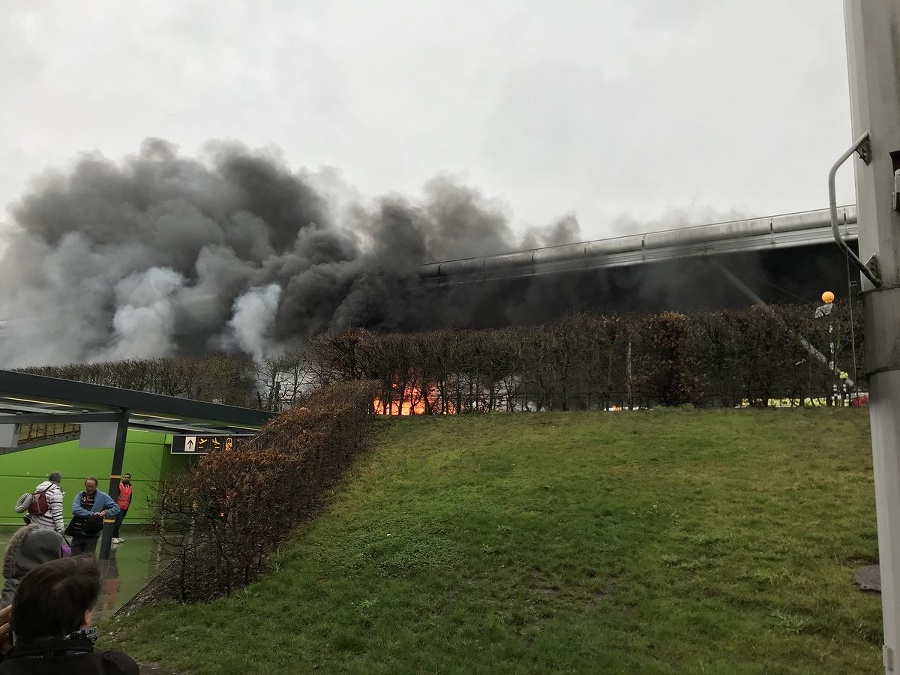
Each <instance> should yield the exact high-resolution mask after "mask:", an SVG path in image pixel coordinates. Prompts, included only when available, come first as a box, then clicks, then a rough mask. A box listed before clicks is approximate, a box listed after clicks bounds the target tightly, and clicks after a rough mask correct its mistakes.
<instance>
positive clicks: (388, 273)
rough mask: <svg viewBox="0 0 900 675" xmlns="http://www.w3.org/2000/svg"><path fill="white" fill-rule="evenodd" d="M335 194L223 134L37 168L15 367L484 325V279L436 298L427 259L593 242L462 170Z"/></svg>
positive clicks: (15, 237)
mask: <svg viewBox="0 0 900 675" xmlns="http://www.w3.org/2000/svg"><path fill="white" fill-rule="evenodd" d="M331 178H332V179H333V176H331ZM317 181H318V182H319V183H322V185H323V186H324V187H323V188H322V189H317V187H316V183H317ZM333 188H334V180H330V181H323V180H322V176H319V175H316V174H313V173H310V172H306V171H299V172H295V171H292V170H291V169H290V168H289V167H288V166H287V165H286V163H285V162H284V161H283V160H282V159H281V158H280V157H279V156H278V154H277V153H275V152H272V151H255V150H250V149H247V148H246V147H244V146H242V145H239V144H236V143H226V142H213V143H210V144H208V145H207V146H206V148H205V150H204V151H203V152H202V153H201V156H200V158H198V159H193V158H186V157H183V156H180V155H179V154H178V152H177V149H176V147H175V146H173V145H172V144H170V143H168V142H166V141H164V140H160V139H148V140H147V141H145V142H144V143H143V145H142V147H141V148H140V150H139V152H137V153H136V154H135V155H132V156H129V157H127V158H125V159H124V160H123V161H122V162H121V163H116V162H113V161H111V160H109V159H106V158H104V157H102V156H98V155H86V156H83V157H82V158H80V159H79V160H78V161H77V163H76V164H75V166H74V167H73V168H72V169H71V170H70V171H66V172H58V171H57V172H49V173H47V174H46V175H43V176H41V177H39V178H37V179H36V180H35V181H34V183H33V184H32V186H31V189H30V191H29V193H28V194H26V195H25V196H24V197H23V198H22V199H21V200H20V201H19V202H18V203H16V204H14V205H12V206H11V207H10V212H11V213H12V216H13V219H14V223H13V224H12V227H11V228H7V230H6V231H5V232H4V244H5V250H4V252H3V258H2V266H0V282H2V287H3V289H4V290H3V294H2V299H0V320H2V323H0V366H3V367H10V366H21V365H46V364H56V363H70V362H89V361H100V360H117V359H124V358H145V357H156V356H163V355H171V354H189V353H202V352H204V351H222V350H225V351H227V350H241V351H245V352H247V353H250V354H252V355H254V356H257V357H258V356H261V355H263V354H266V353H268V352H269V351H270V350H273V349H278V348H279V346H280V345H282V344H284V343H286V342H288V341H291V340H295V339H298V338H299V339H302V338H305V337H309V336H311V335H315V334H318V333H321V332H323V331H331V330H340V329H342V328H346V327H351V326H362V327H366V328H368V329H371V330H385V331H397V330H399V331H402V330H421V329H428V328H434V327H437V326H441V325H467V324H469V323H470V322H472V321H474V320H475V317H474V314H475V313H478V312H482V313H483V312H485V311H486V308H485V307H484V306H483V305H481V304H480V303H479V302H478V299H477V296H478V294H479V293H478V291H477V290H473V291H472V292H469V293H468V295H466V296H465V298H463V297H462V296H461V295H454V294H449V295H448V294H446V293H445V294H442V295H441V297H440V298H435V293H434V292H433V291H429V290H427V289H423V288H420V287H419V285H418V275H417V271H416V268H417V266H418V265H420V264H422V263H424V262H430V261H434V260H446V259H453V258H461V257H467V256H475V255H486V254H494V253H502V252H505V251H509V250H515V249H517V248H519V247H520V245H521V244H523V243H527V244H528V245H529V246H535V245H549V244H555V243H562V241H561V240H562V239H565V240H569V241H571V240H577V238H578V236H577V235H578V227H577V223H576V222H575V221H574V219H571V218H568V219H563V220H561V221H560V223H557V224H555V225H551V226H550V227H548V228H546V229H545V230H542V229H532V230H530V231H529V232H528V233H527V235H526V240H525V241H524V242H517V241H516V240H515V238H514V236H513V234H512V230H511V229H510V227H509V224H508V222H507V219H506V217H505V216H504V214H503V210H502V208H501V207H500V206H498V205H496V204H494V203H492V202H490V201H489V200H487V199H485V198H484V197H483V196H482V195H481V194H479V193H478V192H477V191H476V190H473V189H470V188H467V187H465V186H462V185H459V184H458V183H456V182H454V181H452V180H450V179H445V178H438V179H435V180H433V181H432V182H430V183H429V184H428V185H426V187H425V191H424V198H423V199H420V200H417V201H413V200H410V199H406V198H403V197H400V196H386V197H383V198H382V199H380V200H377V202H376V203H375V204H374V205H363V204H361V203H359V202H357V201H355V200H353V199H349V200H344V203H340V202H341V200H339V199H334V198H333V195H330V196H329V198H326V197H324V196H323V194H324V193H328V192H330V191H333ZM338 188H340V186H338ZM487 295H488V296H490V295H491V293H488V294H487ZM494 300H495V301H496V302H500V306H499V307H498V308H497V311H499V312H500V314H502V313H503V310H502V305H503V304H504V302H503V299H502V298H499V299H497V298H494ZM495 319H496V317H495ZM496 322H499V323H503V320H502V319H496Z"/></svg>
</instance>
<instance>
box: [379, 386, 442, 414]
mask: <svg viewBox="0 0 900 675" xmlns="http://www.w3.org/2000/svg"><path fill="white" fill-rule="evenodd" d="M391 389H392V390H393V392H394V395H392V396H391V398H390V400H388V401H382V400H381V399H380V398H377V397H376V398H375V400H374V401H373V404H374V406H375V412H376V413H377V414H380V415H425V414H426V413H431V414H437V415H440V414H442V413H444V412H445V411H444V410H442V408H441V392H440V390H438V388H437V387H436V386H434V385H429V386H428V387H427V389H423V388H421V387H417V386H415V385H409V386H407V387H406V388H404V389H402V390H401V388H400V386H399V385H396V384H395V385H393V386H392V387H391ZM446 408H447V409H446V412H447V413H450V414H452V413H454V412H456V410H455V409H454V406H453V404H452V403H450V402H449V401H448V402H447V403H446Z"/></svg>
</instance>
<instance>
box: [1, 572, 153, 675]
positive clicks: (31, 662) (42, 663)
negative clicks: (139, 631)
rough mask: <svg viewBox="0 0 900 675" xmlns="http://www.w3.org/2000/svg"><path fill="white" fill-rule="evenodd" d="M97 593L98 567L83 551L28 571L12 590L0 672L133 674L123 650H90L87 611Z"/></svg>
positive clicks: (7, 674) (92, 631)
mask: <svg viewBox="0 0 900 675" xmlns="http://www.w3.org/2000/svg"><path fill="white" fill-rule="evenodd" d="M99 597H100V569H99V567H98V566H97V563H96V562H95V561H94V560H93V559H92V558H89V557H87V556H75V557H73V558H60V559H59V560H52V561H50V562H48V563H44V564H43V565H39V566H38V567H35V568H34V569H33V570H31V571H30V572H29V573H28V574H26V575H25V578H24V579H22V583H21V584H19V590H18V591H17V592H16V601H15V605H14V606H13V611H12V620H11V621H10V627H11V629H12V634H13V647H12V649H11V650H10V651H9V653H8V654H7V655H6V658H5V659H4V660H3V661H2V662H0V675H38V674H40V675H82V674H85V675H87V674H88V673H90V674H91V675H95V674H98V673H104V674H105V675H138V674H139V673H140V669H139V667H138V664H137V663H136V662H135V661H134V660H133V659H132V658H131V657H130V656H128V655H127V654H125V653H123V652H95V651H94V643H95V642H96V640H97V629H96V628H91V615H92V612H93V608H94V605H96V604H97V600H98V598H99Z"/></svg>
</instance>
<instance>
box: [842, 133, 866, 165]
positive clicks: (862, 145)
mask: <svg viewBox="0 0 900 675" xmlns="http://www.w3.org/2000/svg"><path fill="white" fill-rule="evenodd" d="M856 142H857V146H856V154H857V155H859V158H860V159H861V160H862V161H863V162H865V164H866V166H869V164H871V163H872V141H871V140H870V139H869V132H868V131H867V132H866V133H864V134H863V135H862V136H860V137H859V140H858V141H856ZM841 163H842V164H843V162H841Z"/></svg>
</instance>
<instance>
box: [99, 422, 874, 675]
mask: <svg viewBox="0 0 900 675" xmlns="http://www.w3.org/2000/svg"><path fill="white" fill-rule="evenodd" d="M876 556H877V537H876V529H875V507H874V490H873V485H872V462H871V456H870V451H869V433H868V414H867V411H865V410H861V411H860V410H845V409H841V410H821V409H820V410H768V411H767V410H762V411H755V410H745V411H732V410H724V411H681V410H667V411H650V412H640V413H619V414H615V413H606V414H598V413H558V414H556V413H554V414H510V415H491V416H462V417H448V418H417V419H405V420H394V421H390V422H384V423H382V425H381V430H380V434H379V441H378V444H377V447H376V448H375V449H374V450H373V451H372V452H371V453H369V454H368V455H367V456H366V457H364V458H363V459H362V460H361V461H360V462H359V464H358V465H357V467H356V469H355V470H354V472H353V475H352V476H351V477H350V478H349V479H348V480H347V481H346V483H345V484H344V486H343V487H342V488H341V489H340V490H339V491H338V492H337V494H336V495H335V496H334V499H333V503H332V505H331V507H330V508H329V509H328V510H327V512H326V513H325V515H324V516H323V517H322V518H321V519H319V520H318V521H317V522H316V523H315V525H314V526H313V527H311V528H310V529H309V531H308V532H306V533H305V534H304V535H302V536H299V537H298V538H297V539H296V540H295V543H294V545H293V546H292V547H291V548H289V549H288V550H286V551H284V552H283V554H282V555H281V556H280V557H279V559H278V560H277V561H276V563H275V565H274V568H273V571H272V573H271V575H270V576H269V577H268V578H267V579H266V580H264V581H262V582H261V583H258V584H255V585H253V586H251V587H250V588H248V589H246V590H245V591H244V592H242V593H240V594H238V595H237V596H235V597H232V598H228V599H223V600H220V601H217V602H214V603H212V604H210V605H204V606H178V605H172V604H167V605H163V606H154V607H148V608H142V609H141V610H139V611H137V612H136V613H135V614H133V615H131V616H129V617H126V618H125V619H122V620H120V621H117V622H116V623H114V624H107V625H106V626H104V628H105V629H106V630H108V631H112V638H108V639H107V640H106V643H105V644H106V646H107V647H111V646H113V644H115V646H117V647H119V648H123V649H125V650H126V651H128V652H129V653H131V654H132V655H133V656H135V657H136V658H138V659H139V660H142V661H144V662H155V663H159V664H162V665H164V666H167V667H170V668H172V669H174V670H176V671H178V672H182V673H299V672H307V671H312V670H318V671H321V672H340V673H425V672H429V673H500V672H502V673H533V672H580V673H596V672H622V673H638V672H639V673H703V672H708V673H790V672H798V673H801V672H816V673H822V672H830V673H866V672H870V673H876V672H881V669H880V645H881V609H880V599H879V597H878V596H877V595H876V596H871V595H864V594H863V593H861V592H860V591H859V590H858V588H857V587H856V585H855V584H854V583H853V572H854V571H855V569H856V568H857V567H858V566H860V565H863V564H869V563H872V562H874V561H875V560H876Z"/></svg>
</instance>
